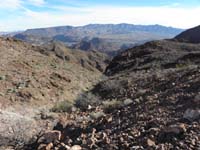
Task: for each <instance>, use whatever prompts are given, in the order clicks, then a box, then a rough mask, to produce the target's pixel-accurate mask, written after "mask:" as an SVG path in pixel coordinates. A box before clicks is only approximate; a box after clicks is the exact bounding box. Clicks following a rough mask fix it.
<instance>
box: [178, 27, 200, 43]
mask: <svg viewBox="0 0 200 150" xmlns="http://www.w3.org/2000/svg"><path fill="white" fill-rule="evenodd" d="M175 39H176V40H178V41H182V42H188V43H200V26H197V27H194V28H192V29H189V30H186V31H185V32H182V33H181V34H179V35H177V36H176V37H175Z"/></svg>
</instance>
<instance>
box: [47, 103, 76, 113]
mask: <svg viewBox="0 0 200 150" xmlns="http://www.w3.org/2000/svg"><path fill="white" fill-rule="evenodd" d="M73 106H74V105H73V104H72V102H69V101H67V100H65V101H62V102H59V103H57V104H56V105H55V106H54V107H53V108H52V109H51V111H53V112H71V111H72V107H73Z"/></svg>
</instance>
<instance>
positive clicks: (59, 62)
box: [0, 38, 109, 149]
mask: <svg viewBox="0 0 200 150" xmlns="http://www.w3.org/2000/svg"><path fill="white" fill-rule="evenodd" d="M108 60H109V59H108V57H107V56H105V55H104V54H101V53H98V52H95V51H92V52H88V53H87V52H82V51H79V50H73V51H72V50H71V49H68V48H66V47H65V46H64V45H62V44H61V43H52V44H51V45H50V46H46V47H44V46H43V47H38V46H33V45H30V44H27V43H24V42H21V41H18V40H15V39H12V38H0V126H1V129H0V147H1V146H2V145H4V144H10V145H15V146H19V145H23V142H27V141H28V140H30V138H31V137H33V136H34V135H36V133H38V132H40V131H41V130H42V129H45V128H48V127H52V125H53V123H54V122H56V118H54V117H55V115H54V114H52V116H51V113H50V112H49V109H51V108H52V107H53V105H54V104H56V103H58V102H60V101H64V100H66V101H69V102H71V103H73V101H74V99H75V98H76V97H77V95H79V93H81V92H82V91H86V90H88V89H90V88H91V87H92V85H93V84H95V83H97V82H98V81H99V80H100V79H101V77H102V73H101V71H103V70H104V69H105V66H106V63H107V62H108ZM46 115H48V116H50V117H49V118H51V119H52V118H54V120H53V121H51V122H49V123H48V121H47V120H48V119H47V120H42V119H41V118H47V117H44V116H46ZM0 149H1V148H0Z"/></svg>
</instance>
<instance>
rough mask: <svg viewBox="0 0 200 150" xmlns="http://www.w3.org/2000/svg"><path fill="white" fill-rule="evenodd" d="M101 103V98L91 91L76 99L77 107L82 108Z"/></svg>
mask: <svg viewBox="0 0 200 150" xmlns="http://www.w3.org/2000/svg"><path fill="white" fill-rule="evenodd" d="M100 103H101V101H100V98H99V97H98V96H97V95H94V94H92V93H90V92H88V93H84V94H81V95H79V96H78V98H77V99H76V103H75V105H76V107H78V108H80V109H87V108H88V106H89V105H91V106H97V105H99V104H100Z"/></svg>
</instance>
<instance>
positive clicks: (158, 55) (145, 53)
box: [105, 40, 200, 75]
mask: <svg viewBox="0 0 200 150" xmlns="http://www.w3.org/2000/svg"><path fill="white" fill-rule="evenodd" d="M199 58H200V45H199V44H190V43H182V42H176V41H173V40H162V41H153V42H148V43H146V44H144V45H141V46H136V47H134V48H131V49H128V50H126V51H125V52H122V53H121V54H119V55H118V56H116V57H115V58H114V59H113V60H112V62H111V63H110V64H109V66H108V67H107V69H106V72H105V73H106V74H107V75H113V74H118V73H120V72H122V73H124V72H133V71H139V70H161V69H169V68H182V67H187V66H189V65H200V61H199Z"/></svg>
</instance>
